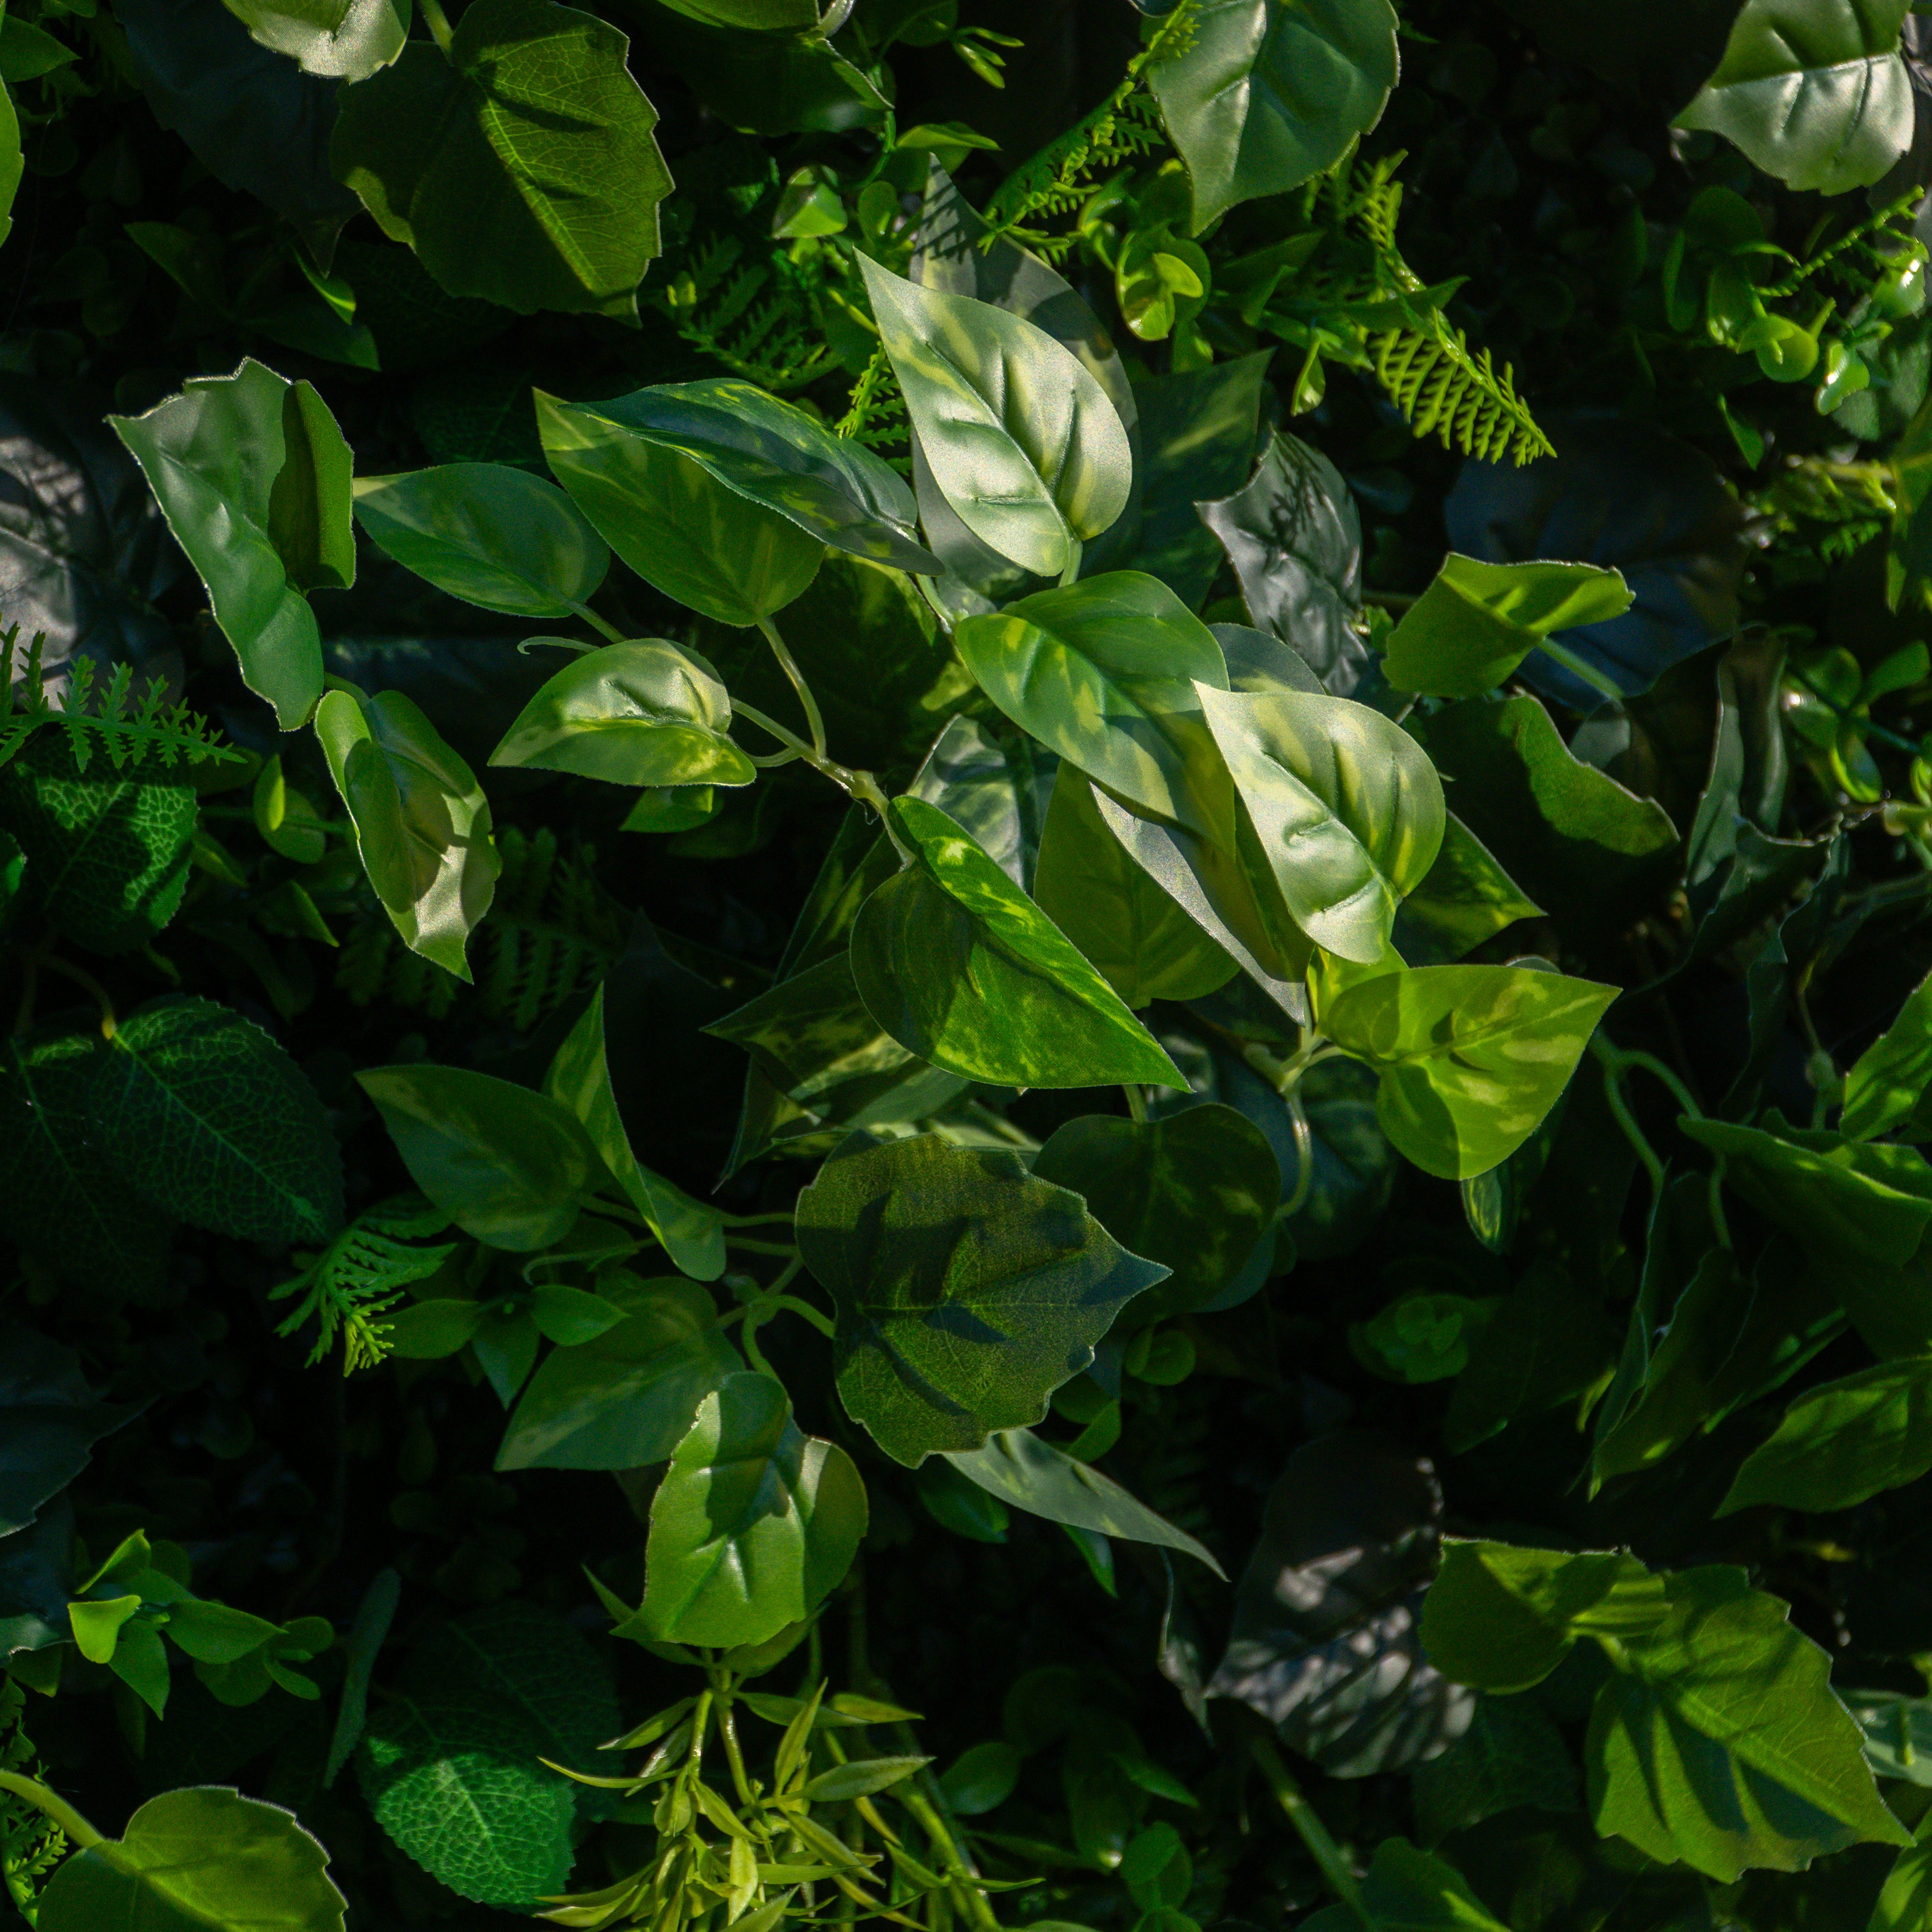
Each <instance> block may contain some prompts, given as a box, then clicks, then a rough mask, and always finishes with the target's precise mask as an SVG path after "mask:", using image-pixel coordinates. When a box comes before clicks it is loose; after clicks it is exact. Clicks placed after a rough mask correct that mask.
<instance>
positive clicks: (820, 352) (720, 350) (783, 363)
mask: <svg viewBox="0 0 1932 1932" xmlns="http://www.w3.org/2000/svg"><path fill="white" fill-rule="evenodd" d="M744 252H745V250H744V245H743V244H742V242H739V240H738V239H736V237H735V236H729V235H726V236H719V237H718V239H716V240H715V241H713V242H709V243H707V244H706V245H705V246H703V248H694V250H693V251H691V256H690V259H689V263H688V266H687V267H686V268H685V271H684V272H683V273H682V275H679V277H678V278H677V279H676V281H674V282H673V283H672V284H670V287H668V288H667V290H664V292H663V293H661V294H658V295H655V296H652V297H651V298H650V299H651V300H652V302H653V303H654V305H655V307H656V308H657V309H658V311H659V312H660V313H661V314H663V315H664V317H667V319H668V320H669V321H670V323H671V325H672V326H673V327H674V328H675V329H676V331H677V332H678V334H679V335H681V336H682V337H683V338H684V339H685V341H687V342H688V343H689V344H691V347H693V348H694V349H699V350H703V352H704V353H705V354H706V355H707V356H710V357H712V359H714V360H715V361H717V362H721V363H722V364H723V365H724V367H725V368H727V369H728V370H730V372H731V373H732V374H733V375H734V376H741V377H743V378H744V380H745V381H746V382H748V383H757V386H759V388H760V389H769V391H771V392H772V394H773V395H784V394H785V393H786V392H787V391H790V390H793V389H803V388H805V386H806V385H807V384H808V383H814V382H816V381H817V380H818V378H819V377H820V376H822V375H823V374H825V373H826V371H827V370H829V368H831V367H832V352H831V350H829V348H827V347H826V344H825V342H824V340H823V335H824V332H823V330H822V329H820V326H819V325H818V321H817V317H815V316H814V314H813V313H812V311H811V304H810V302H808V300H807V299H806V297H805V294H804V293H803V292H802V290H799V289H797V288H795V287H793V286H792V285H791V284H789V283H788V282H786V281H783V280H781V279H780V278H778V277H777V276H776V275H775V274H774V273H773V265H772V263H767V262H755V261H754V262H745V261H742V260H741V257H742V256H743V254H744ZM761 298H762V299H761Z"/></svg>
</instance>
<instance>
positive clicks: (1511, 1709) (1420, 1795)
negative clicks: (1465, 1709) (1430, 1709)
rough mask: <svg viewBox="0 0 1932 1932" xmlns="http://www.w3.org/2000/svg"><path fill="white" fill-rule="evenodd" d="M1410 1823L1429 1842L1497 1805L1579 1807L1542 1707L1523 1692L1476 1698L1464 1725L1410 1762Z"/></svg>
mask: <svg viewBox="0 0 1932 1932" xmlns="http://www.w3.org/2000/svg"><path fill="white" fill-rule="evenodd" d="M1412 1789H1413V1790H1414V1792H1415V1822H1416V1824H1417V1826H1418V1829H1419V1830H1420V1832H1421V1836H1422V1837H1423V1838H1424V1839H1425V1840H1426V1841H1427V1842H1428V1843H1430V1844H1435V1843H1437V1842H1439V1841H1440V1840H1442V1839H1443V1838H1447V1837H1448V1835H1450V1833H1451V1832H1460V1831H1465V1830H1467V1829H1469V1827H1470V1826H1472V1825H1479V1824H1481V1823H1482V1821H1483V1820H1484V1819H1485V1818H1490V1817H1495V1816H1496V1814H1497V1813H1499V1812H1501V1811H1514V1810H1515V1809H1516V1808H1517V1807H1519V1806H1530V1807H1532V1808H1535V1810H1538V1811H1582V1810H1583V1781H1582V1779H1581V1778H1579V1777H1578V1775H1577V1766H1576V1764H1575V1763H1574V1760H1572V1758H1571V1755H1570V1748H1569V1746H1568V1745H1566V1744H1565V1742H1564V1741H1563V1733H1562V1732H1561V1731H1559V1730H1558V1729H1557V1728H1556V1724H1555V1722H1554V1721H1553V1720H1552V1718H1550V1715H1549V1714H1548V1713H1547V1712H1545V1711H1544V1710H1542V1709H1540V1708H1539V1707H1538V1706H1537V1705H1535V1704H1534V1703H1532V1702H1531V1701H1530V1700H1529V1699H1528V1698H1526V1697H1478V1699H1477V1700H1476V1713H1475V1716H1474V1717H1473V1718H1472V1719H1471V1720H1470V1722H1469V1729H1468V1730H1466V1731H1465V1732H1464V1733H1463V1735H1462V1736H1460V1738H1458V1739H1457V1740H1456V1742H1454V1744H1453V1745H1451V1746H1450V1747H1449V1748H1448V1750H1447V1751H1445V1752H1444V1753H1443V1754H1442V1756H1441V1757H1437V1758H1431V1759H1430V1760H1429V1762H1428V1763H1427V1764H1419V1765H1418V1766H1416V1768H1415V1783H1414V1785H1413V1787H1412Z"/></svg>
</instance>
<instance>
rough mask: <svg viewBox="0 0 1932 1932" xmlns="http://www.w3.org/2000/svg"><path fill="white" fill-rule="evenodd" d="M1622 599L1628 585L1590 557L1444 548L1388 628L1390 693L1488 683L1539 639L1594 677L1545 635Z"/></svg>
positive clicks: (1462, 693) (1438, 692) (1466, 690)
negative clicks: (1488, 554)
mask: <svg viewBox="0 0 1932 1932" xmlns="http://www.w3.org/2000/svg"><path fill="white" fill-rule="evenodd" d="M1630 605H1631V592H1630V588H1629V586H1628V585H1627V584H1626V583H1625V582H1624V580H1623V577H1622V574H1620V573H1619V572H1618V571H1614V570H1600V569H1598V568H1597V567H1596V566H1595V565H1594V564H1588V563H1545V562H1538V563H1484V562H1480V561H1478V559H1476V558H1475V557H1472V556H1459V555H1457V553H1456V552H1454V550H1452V551H1451V552H1450V553H1449V555H1448V556H1447V557H1446V558H1445V559H1444V561H1443V564H1442V568H1441V569H1440V570H1439V571H1437V572H1436V576H1435V579H1434V580H1433V582H1432V583H1430V586H1429V587H1428V589H1426V590H1425V591H1424V592H1423V593H1422V595H1421V596H1420V597H1419V598H1417V599H1416V601H1415V603H1414V604H1412V605H1411V606H1410V607H1409V609H1408V610H1407V611H1406V612H1405V613H1403V619H1402V622H1400V623H1399V624H1398V625H1397V626H1396V627H1395V629H1394V631H1393V632H1392V633H1391V634H1390V637H1389V640H1388V658H1387V661H1386V662H1385V665H1384V670H1385V673H1386V675H1387V676H1388V681H1389V682H1390V683H1391V684H1392V685H1394V687H1395V688H1396V689H1397V690H1398V691H1426V692H1427V693H1428V694H1430V695H1431V696H1433V697H1475V695H1476V694H1478V692H1479V691H1490V690H1493V689H1494V688H1495V687H1496V685H1499V684H1501V683H1502V682H1503V681H1504V680H1505V679H1506V678H1508V676H1509V675H1510V674H1511V672H1513V671H1514V670H1515V669H1516V667H1517V665H1518V664H1520V663H1522V661H1523V659H1524V658H1526V657H1527V656H1528V655H1529V654H1530V652H1532V651H1533V650H1535V649H1537V648H1538V646H1544V647H1547V648H1550V654H1551V655H1553V657H1555V658H1556V659H1557V661H1558V662H1559V663H1560V664H1565V666H1567V667H1568V668H1569V669H1570V670H1574V671H1575V672H1576V673H1577V675H1578V676H1580V677H1583V678H1584V679H1586V682H1592V683H1594V682H1596V679H1595V676H1594V675H1592V673H1591V670H1590V667H1589V666H1588V665H1587V664H1584V663H1583V661H1582V660H1581V659H1580V658H1575V657H1574V656H1573V655H1571V654H1569V653H1567V652H1563V651H1562V649H1560V647H1550V646H1549V640H1550V636H1551V635H1552V634H1553V633H1554V632H1556V631H1568V630H1575V629H1577V628H1580V627H1581V626H1582V625H1586V624H1601V623H1605V622H1608V621H1609V620H1610V619H1611V618H1613V617H1620V616H1622V614H1623V613H1624V612H1625V611H1626V610H1628V609H1629V608H1630ZM1608 695H1610V696H1611V697H1615V696H1616V695H1617V693H1616V691H1615V689H1614V688H1613V689H1611V690H1610V691H1609V692H1608Z"/></svg>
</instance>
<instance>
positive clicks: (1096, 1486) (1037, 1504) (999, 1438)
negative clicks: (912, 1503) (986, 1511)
mask: <svg viewBox="0 0 1932 1932" xmlns="http://www.w3.org/2000/svg"><path fill="white" fill-rule="evenodd" d="M946 1460H947V1461H948V1462H949V1463H951V1464H952V1466H953V1468H954V1469H957V1470H958V1471H959V1472H960V1474H961V1475H964V1476H967V1477H969V1478H971V1480H972V1481H974V1482H975V1483H977V1484H979V1486H980V1488H981V1489H983V1490H986V1492H987V1493H989V1495H992V1496H998V1498H999V1499H1000V1500H1001V1502H1007V1503H1010V1504H1011V1505H1013V1508H1015V1509H1021V1510H1025V1511H1028V1513H1029V1514H1032V1515H1034V1516H1043V1517H1046V1520H1048V1521H1049V1523H1070V1524H1071V1525H1072V1526H1073V1527H1074V1528H1075V1529H1085V1530H1090V1531H1091V1532H1093V1533H1094V1535H1097V1536H1118V1537H1122V1538H1125V1539H1126V1540H1127V1541H1129V1542H1130V1543H1151V1544H1156V1545H1157V1546H1158V1547H1160V1548H1162V1549H1164V1550H1184V1551H1185V1552H1186V1553H1187V1554H1188V1555H1189V1556H1195V1557H1199V1559H1200V1560H1201V1561H1202V1562H1203V1563H1205V1564H1206V1565H1207V1566H1208V1568H1209V1569H1211V1571H1214V1574H1216V1575H1217V1577H1219V1576H1222V1575H1223V1574H1224V1573H1223V1571H1222V1568H1221V1566H1220V1564H1218V1563H1217V1562H1215V1560H1214V1556H1213V1555H1212V1553H1211V1552H1210V1551H1208V1550H1207V1549H1206V1548H1205V1547H1203V1546H1202V1544H1200V1543H1199V1542H1198V1541H1196V1539H1195V1538H1193V1537H1191V1536H1190V1535H1188V1534H1187V1532H1186V1531H1185V1530H1184V1529H1176V1528H1175V1526H1174V1525H1173V1524H1172V1523H1169V1522H1168V1521H1167V1520H1166V1518H1165V1517H1160V1516H1157V1515H1156V1514H1154V1511H1152V1510H1151V1509H1149V1508H1148V1507H1147V1505H1145V1503H1140V1502H1136V1501H1135V1500H1134V1499H1133V1497H1132V1496H1130V1495H1129V1494H1128V1493H1127V1491H1126V1490H1124V1489H1122V1488H1121V1486H1120V1484H1118V1483H1115V1482H1112V1481H1109V1479H1108V1478H1106V1477H1105V1476H1103V1475H1101V1474H1100V1472H1099V1470H1097V1469H1089V1468H1088V1466H1087V1465H1086V1464H1085V1463H1077V1462H1076V1461H1075V1460H1073V1457H1071V1456H1069V1455H1067V1454H1064V1453H1063V1452H1062V1451H1060V1450H1058V1449H1056V1448H1054V1447H1053V1445H1052V1444H1051V1443H1048V1442H1042V1441H1041V1440H1040V1438H1039V1437H1038V1436H1036V1435H1034V1433H1033V1432H1032V1430H1030V1429H1003V1430H995V1432H994V1433H993V1434H992V1435H991V1436H988V1437H987V1438H986V1441H985V1442H983V1443H982V1444H981V1445H980V1447H979V1448H977V1449H956V1450H952V1451H948V1452H947V1458H946Z"/></svg>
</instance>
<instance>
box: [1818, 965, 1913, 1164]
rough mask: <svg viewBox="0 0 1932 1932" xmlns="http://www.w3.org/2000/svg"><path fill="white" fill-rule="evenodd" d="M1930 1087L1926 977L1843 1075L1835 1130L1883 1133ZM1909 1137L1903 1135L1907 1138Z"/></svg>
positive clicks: (1856, 1135) (1860, 1136)
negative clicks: (1842, 1105)
mask: <svg viewBox="0 0 1932 1932" xmlns="http://www.w3.org/2000/svg"><path fill="white" fill-rule="evenodd" d="M1928 1086H1932V976H1928V977H1927V978H1925V979H1924V980H1921V981H1920V982H1919V983H1918V985H1917V986H1915V987H1914V988H1913V989H1912V992H1911V995H1910V996H1909V998H1907V999H1906V1002H1905V1004H1904V1005H1903V1006H1902V1007H1900V1009H1899V1010H1898V1017H1897V1019H1894V1021H1893V1022H1892V1023H1891V1025H1890V1026H1888V1027H1887V1028H1885V1031H1884V1032H1883V1033H1882V1034H1879V1037H1878V1038H1877V1039H1876V1040H1873V1042H1872V1043H1871V1045H1870V1046H1868V1047H1867V1048H1866V1049H1865V1050H1864V1052H1862V1053H1861V1054H1860V1055H1858V1059H1857V1061H1855V1063H1854V1064H1853V1065H1852V1070H1851V1072H1850V1073H1849V1074H1847V1075H1846V1078H1845V1110H1844V1112H1843V1113H1842V1114H1841V1115H1840V1116H1839V1117H1838V1131H1839V1132H1840V1133H1842V1134H1846V1135H1849V1136H1850V1137H1851V1138H1852V1139H1853V1140H1855V1141H1864V1140H1870V1139H1873V1138H1874V1137H1875V1136H1877V1135H1879V1134H1882V1133H1888V1132H1889V1131H1890V1130H1891V1129H1892V1128H1894V1127H1897V1125H1898V1124H1899V1123H1900V1121H1903V1120H1904V1119H1905V1118H1906V1117H1907V1116H1908V1115H1909V1114H1910V1113H1911V1112H1912V1109H1913V1108H1915V1106H1918V1100H1919V1097H1920V1096H1921V1094H1923V1093H1924V1091H1925V1089H1926V1088H1927V1087H1928ZM1908 1138H1909V1137H1908Z"/></svg>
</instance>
